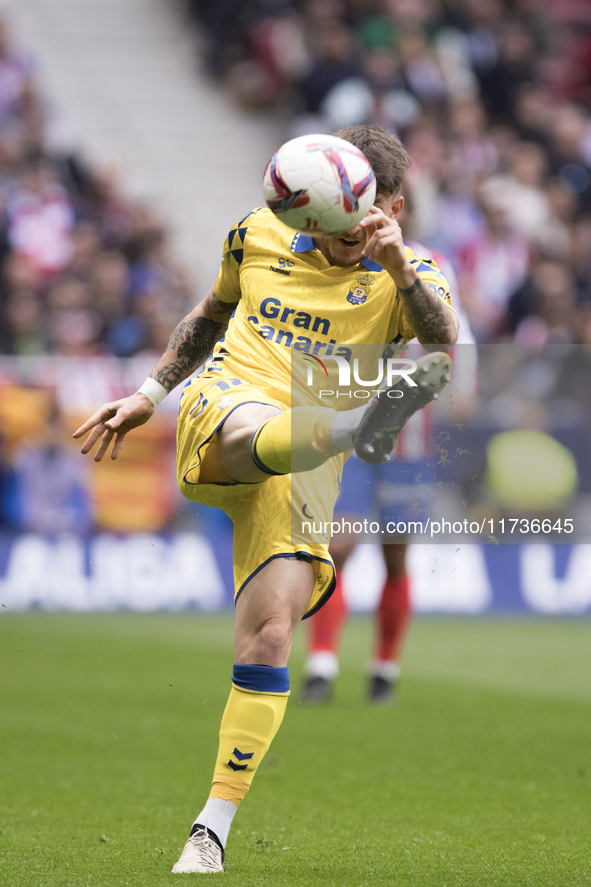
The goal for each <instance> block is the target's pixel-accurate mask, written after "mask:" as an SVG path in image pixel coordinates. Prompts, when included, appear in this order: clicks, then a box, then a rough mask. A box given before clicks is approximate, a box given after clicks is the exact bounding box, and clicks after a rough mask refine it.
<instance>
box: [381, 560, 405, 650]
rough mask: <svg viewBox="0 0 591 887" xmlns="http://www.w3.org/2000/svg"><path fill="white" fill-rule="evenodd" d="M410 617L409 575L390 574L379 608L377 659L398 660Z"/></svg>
mask: <svg viewBox="0 0 591 887" xmlns="http://www.w3.org/2000/svg"><path fill="white" fill-rule="evenodd" d="M409 619H410V596H409V582H408V576H407V574H406V573H405V574H404V576H389V577H388V578H387V579H386V581H385V583H384V587H383V589H382V599H381V601H380V606H379V608H378V619H377V623H378V624H377V653H376V659H379V660H380V661H382V662H391V661H393V662H398V660H399V658H400V654H401V653H402V643H403V641H404V635H405V634H406V628H407V626H408V622H409Z"/></svg>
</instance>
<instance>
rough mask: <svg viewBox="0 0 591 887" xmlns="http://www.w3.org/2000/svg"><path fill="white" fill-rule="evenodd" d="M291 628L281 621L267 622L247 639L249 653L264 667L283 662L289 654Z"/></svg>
mask: <svg viewBox="0 0 591 887" xmlns="http://www.w3.org/2000/svg"><path fill="white" fill-rule="evenodd" d="M291 635H292V632H291V626H289V625H288V624H287V623H286V622H284V621H283V620H269V621H267V622H265V623H264V624H263V625H261V626H260V628H259V629H258V630H257V631H256V632H253V634H252V635H251V636H250V638H249V644H248V646H249V647H250V653H251V655H252V656H255V657H256V659H257V661H258V662H260V663H261V664H264V665H275V664H276V663H277V662H279V661H283V660H285V658H286V655H287V653H288V652H289V644H290V641H291Z"/></svg>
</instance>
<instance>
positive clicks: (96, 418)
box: [73, 391, 154, 462]
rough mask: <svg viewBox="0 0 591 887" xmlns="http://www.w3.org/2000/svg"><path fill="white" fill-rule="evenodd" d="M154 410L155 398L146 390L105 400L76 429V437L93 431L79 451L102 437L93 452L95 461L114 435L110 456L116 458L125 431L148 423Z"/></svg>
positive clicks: (86, 450)
mask: <svg viewBox="0 0 591 887" xmlns="http://www.w3.org/2000/svg"><path fill="white" fill-rule="evenodd" d="M153 413H154V407H153V406H152V401H151V400H150V399H149V398H148V397H146V395H145V394H140V392H139V391H136V393H135V394H132V395H131V396H130V397H124V398H122V399H121V400H115V401H113V403H106V404H104V406H102V407H101V408H100V410H97V411H96V413H95V414H94V415H93V416H91V417H90V419H87V420H86V422H85V423H84V425H81V426H80V428H78V430H77V431H75V432H74V434H73V437H75V438H79V437H83V436H84V435H85V434H86V432H87V431H90V434H89V435H88V437H87V438H86V440H85V441H84V444H83V446H82V449H81V451H80V452H81V453H84V454H85V455H86V453H89V452H90V451H91V449H92V448H93V446H94V445H95V443H96V442H97V440H98V439H99V437H100V438H101V442H100V444H99V448H98V450H97V451H96V453H95V454H94V461H95V462H100V461H101V459H102V458H103V456H104V455H105V453H106V452H107V450H108V449H109V445H110V443H111V441H112V440H113V438H115V443H114V444H113V449H112V451H111V459H116V458H117V456H118V455H119V453H120V452H121V447H122V446H123V441H124V440H125V435H126V434H127V433H128V432H129V431H131V429H132V428H138V427H139V426H140V425H145V424H146V422H147V421H148V419H149V418H150V417H151V416H152V415H153Z"/></svg>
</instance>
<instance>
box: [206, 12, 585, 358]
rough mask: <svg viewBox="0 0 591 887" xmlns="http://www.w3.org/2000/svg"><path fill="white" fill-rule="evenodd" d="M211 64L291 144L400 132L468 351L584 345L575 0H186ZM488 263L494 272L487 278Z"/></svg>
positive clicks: (424, 231) (581, 57)
mask: <svg viewBox="0 0 591 887" xmlns="http://www.w3.org/2000/svg"><path fill="white" fill-rule="evenodd" d="M190 5H191V7H192V9H193V12H194V15H195V16H196V17H197V18H198V20H199V21H200V23H201V26H202V27H204V28H205V29H206V32H207V34H208V35H209V53H208V59H209V68H210V70H211V72H212V74H213V75H214V76H216V77H218V78H220V79H221V80H222V81H224V82H226V83H227V85H228V88H229V89H230V90H232V92H233V93H234V95H235V96H236V97H237V99H238V100H239V101H241V102H242V103H243V104H244V105H245V106H247V107H274V108H280V109H282V111H285V109H286V108H287V109H289V113H290V115H291V116H290V123H289V128H290V130H291V133H292V134H293V135H298V134H303V133H305V132H315V131H320V132H332V131H334V130H335V129H337V128H338V127H340V126H343V125H348V124H353V123H377V124H380V125H382V126H384V127H385V128H386V129H388V130H390V131H392V132H395V133H397V134H398V135H400V136H401V137H402V138H403V140H404V141H405V143H406V144H407V146H408V148H409V151H410V154H411V156H412V159H413V167H412V170H411V174H410V176H409V180H410V183H411V185H412V187H413V190H414V196H415V202H416V204H417V213H418V215H419V217H420V219H419V226H418V230H417V231H416V232H415V236H416V239H417V240H419V241H420V242H422V243H425V244H426V245H427V246H430V247H433V248H435V249H439V250H440V251H441V252H443V253H444V254H445V255H447V256H448V257H449V258H450V259H451V260H452V262H453V264H454V266H455V269H456V273H457V275H458V279H459V285H460V294H461V298H462V303H463V304H464V305H465V307H466V310H467V311H468V314H469V317H470V321H471V324H472V326H473V328H474V331H475V333H476V335H477V338H478V340H479V341H480V342H495V341H512V340H514V341H517V342H524V343H544V342H582V343H587V342H589V340H590V339H589V335H590V333H589V331H590V329H591V322H590V318H591V288H590V287H591V284H590V280H591V276H590V274H589V270H590V267H589V262H590V259H589V256H590V255H591V249H590V247H591V116H590V112H591V7H590V6H589V4H588V3H586V2H584V0H572V2H567V0H548V2H545V3H532V2H531V0H302V2H297V0H274V2H269V0H248V2H238V0H224V2H220V0H191V2H190ZM491 268H494V269H495V270H494V273H491Z"/></svg>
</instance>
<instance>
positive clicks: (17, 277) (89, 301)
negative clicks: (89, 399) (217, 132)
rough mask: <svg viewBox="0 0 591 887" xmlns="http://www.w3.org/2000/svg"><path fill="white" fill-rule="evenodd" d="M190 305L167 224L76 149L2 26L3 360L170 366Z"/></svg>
mask: <svg viewBox="0 0 591 887" xmlns="http://www.w3.org/2000/svg"><path fill="white" fill-rule="evenodd" d="M191 301H192V297H191V294H190V292H189V285H188V281H187V280H186V278H185V277H184V275H183V273H182V272H181V271H180V270H179V269H178V268H177V267H175V265H174V263H173V262H172V261H171V258H170V256H169V253H168V249H167V243H166V233H165V231H164V229H163V227H162V225H161V224H160V222H159V220H158V219H157V218H156V217H155V216H154V215H153V213H152V212H151V211H150V210H149V209H148V208H147V207H145V206H141V205H138V204H136V203H133V202H130V201H129V200H127V199H125V197H124V196H123V195H122V193H120V191H119V189H118V186H117V181H116V176H115V174H114V173H113V172H112V171H109V170H96V169H91V168H89V167H88V165H87V164H86V163H85V162H84V161H83V159H81V157H80V156H79V155H78V154H77V152H76V151H75V150H73V149H72V148H71V146H70V144H69V143H68V139H66V138H64V135H63V126H61V124H60V120H59V116H58V115H56V113H55V111H54V109H53V107H52V105H51V103H50V101H48V99H47V97H46V96H45V95H44V94H43V92H42V91H41V90H40V87H39V85H38V84H37V80H36V77H35V66H34V61H33V60H32V59H31V58H30V57H29V55H28V54H27V53H26V52H23V51H21V50H20V48H18V47H15V46H13V44H12V41H11V38H10V34H9V32H8V31H7V28H6V26H5V25H4V24H3V23H2V22H1V21H0V353H4V354H16V355H37V354H47V353H48V354H56V355H62V356H86V355H94V354H112V355H116V356H119V357H127V356H130V355H134V354H137V353H139V352H142V351H149V350H154V351H156V352H158V353H159V354H160V353H161V352H162V350H164V347H165V345H166V343H167V341H168V337H169V335H170V330H171V329H173V328H174V326H175V324H176V323H177V322H178V320H179V319H180V318H181V317H182V316H183V315H184V314H185V313H186V310H187V306H188V304H189V303H190V302H191Z"/></svg>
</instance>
